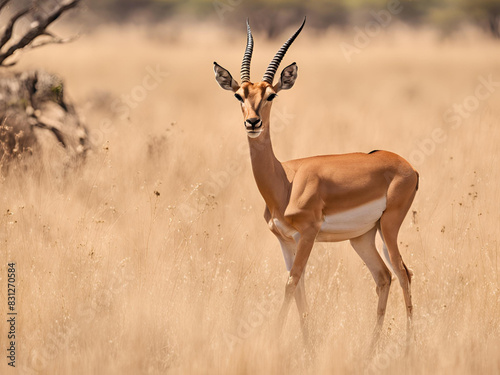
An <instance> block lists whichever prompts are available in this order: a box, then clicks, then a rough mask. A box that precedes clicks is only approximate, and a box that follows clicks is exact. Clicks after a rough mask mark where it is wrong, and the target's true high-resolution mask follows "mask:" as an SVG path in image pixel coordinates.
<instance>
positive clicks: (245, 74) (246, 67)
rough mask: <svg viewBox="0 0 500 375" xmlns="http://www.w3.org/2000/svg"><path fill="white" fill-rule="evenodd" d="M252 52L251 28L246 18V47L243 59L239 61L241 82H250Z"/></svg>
mask: <svg viewBox="0 0 500 375" xmlns="http://www.w3.org/2000/svg"><path fill="white" fill-rule="evenodd" d="M252 53H253V36H252V30H250V23H249V22H248V18H247V48H246V49H245V54H244V55H243V61H242V63H241V83H243V82H250V62H251V61H252Z"/></svg>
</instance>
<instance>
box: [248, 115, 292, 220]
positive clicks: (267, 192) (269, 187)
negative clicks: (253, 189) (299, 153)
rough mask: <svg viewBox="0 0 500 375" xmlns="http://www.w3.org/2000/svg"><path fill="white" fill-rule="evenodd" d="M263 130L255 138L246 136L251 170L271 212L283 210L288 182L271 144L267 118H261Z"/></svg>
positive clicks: (287, 192)
mask: <svg viewBox="0 0 500 375" xmlns="http://www.w3.org/2000/svg"><path fill="white" fill-rule="evenodd" d="M262 121H263V124H262V126H263V127H264V130H263V131H262V133H261V134H260V135H259V137H257V138H248V143H249V145H250V158H251V161H252V170H253V175H254V177H255V182H257V187H258V188H259V191H260V194H261V195H262V197H263V198H264V200H265V201H266V204H267V207H268V208H269V211H270V212H271V213H273V212H275V211H276V210H278V211H280V212H284V209H285V207H286V200H287V198H288V194H289V186H290V183H289V181H288V179H287V176H286V173H285V170H284V168H283V165H282V164H281V163H280V161H279V160H278V159H277V158H276V156H275V155H274V151H273V146H272V144H271V135H270V132H269V119H263V120H262Z"/></svg>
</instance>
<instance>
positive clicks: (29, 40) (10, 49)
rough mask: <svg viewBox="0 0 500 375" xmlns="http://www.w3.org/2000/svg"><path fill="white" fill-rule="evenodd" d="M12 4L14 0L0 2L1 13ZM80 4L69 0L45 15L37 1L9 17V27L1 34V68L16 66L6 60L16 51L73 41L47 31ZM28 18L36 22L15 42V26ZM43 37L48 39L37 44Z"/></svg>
mask: <svg viewBox="0 0 500 375" xmlns="http://www.w3.org/2000/svg"><path fill="white" fill-rule="evenodd" d="M11 2H12V0H0V12H2V10H4V9H6V6H7V5H9V4H10V3H11ZM79 2H80V0H69V1H64V2H61V3H55V4H54V5H55V7H54V9H52V10H50V11H49V12H48V13H47V14H43V13H44V12H40V8H41V7H40V2H39V1H38V0H36V1H33V2H32V3H30V4H29V5H28V6H26V7H24V8H21V9H20V10H18V11H15V12H13V13H12V14H11V15H10V17H9V20H8V22H7V25H6V26H5V27H4V28H3V29H2V31H1V34H0V66H11V65H14V64H15V62H12V63H6V62H5V60H6V59H8V58H9V57H10V56H12V55H13V54H14V53H15V52H16V51H18V50H21V49H23V48H26V47H28V48H36V47H41V46H43V45H47V44H50V43H65V42H67V41H70V40H72V38H69V39H63V38H59V37H57V36H55V35H54V34H52V33H50V32H49V31H47V27H49V25H50V24H51V23H52V22H54V21H55V20H57V19H58V18H59V17H60V16H61V14H63V13H64V12H66V11H68V10H69V9H71V8H74V7H75V6H76V5H78V3H79ZM28 16H31V18H32V19H34V20H35V21H33V22H31V24H30V27H29V28H28V30H26V31H25V32H24V33H23V35H22V36H21V37H20V38H17V40H15V41H14V40H13V30H14V26H15V25H16V24H17V23H18V22H19V20H20V19H22V18H23V17H28ZM41 36H46V37H48V39H45V40H44V41H43V42H39V43H37V42H36V41H35V39H37V38H38V37H41Z"/></svg>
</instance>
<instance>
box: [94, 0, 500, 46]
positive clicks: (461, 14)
mask: <svg viewBox="0 0 500 375" xmlns="http://www.w3.org/2000/svg"><path fill="white" fill-rule="evenodd" d="M391 4H393V6H399V7H402V11H401V12H400V13H398V15H397V17H398V20H399V21H402V22H405V23H407V24H409V25H412V26H415V27H418V26H421V25H431V26H433V27H436V28H438V29H439V30H441V31H442V32H444V33H452V32H454V31H455V30H458V29H460V28H461V27H462V26H464V25H477V26H479V27H481V28H482V29H483V30H485V31H487V32H488V33H490V34H491V35H492V36H494V37H497V38H499V37H500V0H411V1H410V0H399V1H398V0H88V1H87V5H88V9H91V10H92V12H93V14H94V15H95V17H96V19H98V18H99V17H101V19H103V20H104V19H105V20H107V21H109V20H112V21H115V22H140V21H141V20H142V21H144V20H147V21H148V22H154V21H158V22H159V21H163V20H165V19H166V18H171V17H178V16H185V17H192V18H195V19H197V20H207V19H213V20H217V21H220V22H224V23H225V24H226V25H228V26H234V25H238V26H240V25H241V19H242V18H246V17H250V18H252V22H253V24H255V25H256V26H258V27H260V28H262V29H264V30H266V32H267V34H268V36H269V37H273V36H274V35H276V33H277V30H282V28H283V27H286V26H288V25H291V24H292V23H293V24H294V25H295V24H296V23H297V21H298V20H300V19H301V18H302V16H303V15H304V14H305V15H307V17H308V19H309V20H310V21H311V22H309V27H316V28H318V29H324V28H327V27H331V26H335V27H348V26H350V25H353V24H359V23H360V22H367V21H368V20H370V19H371V18H373V12H380V11H382V10H383V9H387V8H388V6H390V5H391ZM398 4H400V5H398Z"/></svg>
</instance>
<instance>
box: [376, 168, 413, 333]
mask: <svg viewBox="0 0 500 375" xmlns="http://www.w3.org/2000/svg"><path fill="white" fill-rule="evenodd" d="M416 181H417V176H416V175H415V178H400V179H399V180H397V181H396V180H395V181H392V183H391V186H390V187H389V191H388V194H387V208H386V210H385V211H384V213H383V214H382V217H381V218H380V232H381V234H382V239H383V240H384V243H385V245H386V246H387V252H388V253H389V259H390V263H391V265H392V268H393V271H394V273H395V274H396V277H397V278H398V280H399V284H400V285H401V288H402V289H403V296H404V300H405V305H406V315H407V340H408V341H409V339H410V335H411V325H412V313H413V305H412V301H411V278H412V276H413V272H411V270H410V269H409V268H408V267H407V266H406V265H405V263H404V262H403V258H402V257H401V253H400V252H399V248H398V232H399V229H400V227H401V224H402V223H403V220H404V218H405V216H406V213H407V212H408V210H409V208H410V206H411V203H412V202H413V198H414V197H415V193H416V185H417V184H416Z"/></svg>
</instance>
